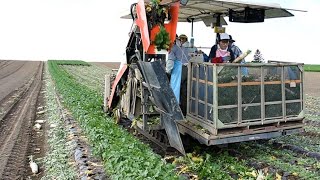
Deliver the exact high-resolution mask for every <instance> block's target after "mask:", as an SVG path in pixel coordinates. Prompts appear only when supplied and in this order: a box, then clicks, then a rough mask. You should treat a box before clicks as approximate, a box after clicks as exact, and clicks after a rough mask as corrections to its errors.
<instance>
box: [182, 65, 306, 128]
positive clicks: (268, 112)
mask: <svg viewBox="0 0 320 180" xmlns="http://www.w3.org/2000/svg"><path fill="white" fill-rule="evenodd" d="M302 87H303V69H302V64H298V63H267V64H258V63H248V64H233V63H232V64H231V63H226V64H211V63H197V62H192V63H190V65H189V75H188V109H187V117H190V118H191V119H192V118H193V119H197V120H198V121H201V122H205V123H207V124H211V125H212V126H214V127H215V128H216V129H223V128H232V127H239V126H247V125H248V124H249V125H250V124H256V125H259V124H267V123H275V122H286V121H294V120H297V119H300V120H301V118H302V116H303V88H302Z"/></svg>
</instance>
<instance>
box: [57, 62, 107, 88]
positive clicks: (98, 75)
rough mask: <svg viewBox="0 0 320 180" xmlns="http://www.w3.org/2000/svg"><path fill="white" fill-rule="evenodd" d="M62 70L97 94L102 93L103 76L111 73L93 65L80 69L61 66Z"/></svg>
mask: <svg viewBox="0 0 320 180" xmlns="http://www.w3.org/2000/svg"><path fill="white" fill-rule="evenodd" d="M62 68H63V69H65V70H66V71H67V72H68V73H69V74H71V75H72V76H73V77H74V79H75V80H76V81H77V82H78V83H80V84H84V85H86V86H88V87H89V88H90V89H93V90H95V91H97V92H98V93H99V94H102V93H103V92H104V76H105V75H106V74H110V73H111V70H110V69H106V68H102V67H99V66H97V65H94V64H93V65H91V66H80V67H79V66H70V65H63V66H62Z"/></svg>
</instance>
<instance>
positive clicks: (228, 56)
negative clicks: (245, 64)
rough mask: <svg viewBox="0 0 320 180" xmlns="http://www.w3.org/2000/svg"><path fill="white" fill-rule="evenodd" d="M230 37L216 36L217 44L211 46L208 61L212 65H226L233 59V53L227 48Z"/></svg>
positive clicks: (224, 35) (226, 35) (227, 35)
mask: <svg viewBox="0 0 320 180" xmlns="http://www.w3.org/2000/svg"><path fill="white" fill-rule="evenodd" d="M229 41H230V36H229V34H227V33H221V34H219V35H218V44H215V45H214V46H212V48H211V51H210V54H209V60H211V62H212V63H226V62H232V61H233V60H234V59H235V57H234V53H233V52H232V51H231V48H230V47H229Z"/></svg>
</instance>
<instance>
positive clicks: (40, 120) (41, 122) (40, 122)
mask: <svg viewBox="0 0 320 180" xmlns="http://www.w3.org/2000/svg"><path fill="white" fill-rule="evenodd" d="M35 122H36V123H39V124H43V123H44V122H46V120H42V119H39V120H36V121H35Z"/></svg>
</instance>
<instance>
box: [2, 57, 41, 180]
mask: <svg viewBox="0 0 320 180" xmlns="http://www.w3.org/2000/svg"><path fill="white" fill-rule="evenodd" d="M42 70H43V62H36V61H0V108H1V111H0V112H1V113H0V118H1V119H0V179H26V175H27V174H28V171H30V168H29V163H28V162H29V160H28V156H29V155H30V154H29V153H30V152H32V150H31V148H32V143H33V142H34V141H35V136H33V132H32V131H33V130H32V127H33V124H34V120H35V117H36V110H37V103H38V96H39V92H40V89H41V84H42Z"/></svg>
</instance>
